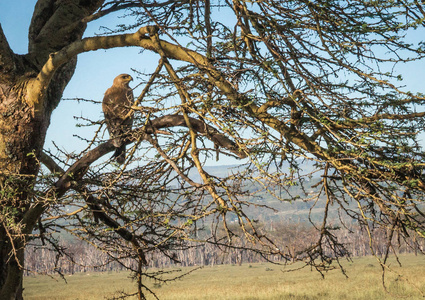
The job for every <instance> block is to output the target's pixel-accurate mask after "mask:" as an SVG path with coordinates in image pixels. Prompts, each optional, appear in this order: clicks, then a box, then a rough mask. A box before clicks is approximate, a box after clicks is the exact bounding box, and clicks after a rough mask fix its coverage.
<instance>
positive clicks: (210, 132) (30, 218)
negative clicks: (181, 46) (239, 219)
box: [22, 115, 246, 234]
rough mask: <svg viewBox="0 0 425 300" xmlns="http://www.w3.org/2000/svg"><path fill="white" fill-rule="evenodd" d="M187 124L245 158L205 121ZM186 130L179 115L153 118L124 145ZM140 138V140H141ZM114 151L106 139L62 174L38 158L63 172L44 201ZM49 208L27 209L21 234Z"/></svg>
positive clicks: (60, 193)
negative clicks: (164, 132)
mask: <svg viewBox="0 0 425 300" xmlns="http://www.w3.org/2000/svg"><path fill="white" fill-rule="evenodd" d="M189 119H190V124H191V126H192V128H193V129H194V130H195V131H197V132H198V133H200V134H202V135H204V136H206V137H207V138H208V139H210V140H211V141H212V142H214V143H215V144H217V145H219V146H221V147H223V148H226V149H227V150H229V151H230V152H232V153H234V154H236V155H237V156H238V157H239V158H245V157H246V154H245V153H244V152H243V151H242V150H240V149H238V147H237V145H236V144H235V143H234V142H233V141H231V140H230V139H229V138H227V137H226V136H225V135H224V134H221V133H219V132H218V131H217V130H216V129H215V128H214V127H212V126H209V125H207V124H205V123H204V122H202V121H200V120H197V119H194V118H189ZM177 126H182V127H187V124H186V121H185V119H184V117H183V116H181V115H166V116H163V117H159V118H156V119H154V120H152V121H150V123H149V124H148V125H147V126H145V127H144V131H143V132H141V129H140V128H136V129H133V130H132V131H130V132H129V133H128V138H127V140H126V141H125V143H126V144H130V143H132V142H134V141H135V140H136V139H137V140H143V139H146V136H145V137H143V135H148V134H153V133H155V132H157V130H158V129H163V128H170V127H177ZM140 135H142V136H141V138H140ZM114 150H115V146H114V145H113V144H112V142H111V141H110V140H109V141H107V142H105V143H102V144H100V145H99V146H97V147H96V148H94V149H92V150H90V151H89V152H88V153H87V154H86V155H84V156H83V157H82V158H80V159H79V160H77V161H76V162H75V163H74V164H73V165H72V166H71V167H69V168H68V170H66V171H65V172H62V171H63V170H62V169H58V168H57V167H56V166H55V162H54V161H53V160H49V159H48V158H46V157H45V156H44V155H42V156H41V158H40V160H41V159H42V160H43V161H44V162H45V163H46V166H47V167H48V168H49V169H50V170H56V171H58V172H60V173H63V174H62V176H61V177H60V178H59V179H58V181H56V183H55V185H54V186H53V187H51V188H49V189H48V190H47V191H46V192H45V193H44V194H45V197H44V198H45V199H52V200H51V201H53V199H57V198H60V197H62V196H63V195H64V194H65V193H66V192H67V191H68V190H69V189H70V188H72V185H73V182H78V181H79V180H81V178H83V176H84V175H85V174H86V172H87V170H88V169H89V167H90V165H91V164H92V163H93V162H95V161H96V160H98V159H99V158H101V157H102V156H104V155H106V154H107V153H109V152H112V151H114ZM46 206H48V203H45V202H41V201H40V202H38V203H36V204H35V205H34V206H33V207H32V208H31V209H29V210H28V211H27V212H26V214H25V216H24V217H23V220H22V224H25V228H24V229H23V230H22V231H23V232H24V233H28V234H29V233H31V231H32V228H33V227H34V224H35V223H36V222H37V220H38V218H39V217H40V216H41V214H42V213H43V211H44V209H45V208H46Z"/></svg>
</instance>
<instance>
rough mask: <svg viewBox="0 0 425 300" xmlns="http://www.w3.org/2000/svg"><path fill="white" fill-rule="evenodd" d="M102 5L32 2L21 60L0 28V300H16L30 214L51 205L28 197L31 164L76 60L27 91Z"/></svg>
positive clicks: (34, 168) (33, 172)
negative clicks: (33, 6)
mask: <svg viewBox="0 0 425 300" xmlns="http://www.w3.org/2000/svg"><path fill="white" fill-rule="evenodd" d="M102 3H103V1H100V0H97V1H79V0H70V1H63V2H61V3H59V2H58V1H55V0H38V1H37V4H36V6H35V8H34V13H33V17H32V20H31V25H30V30H29V35H28V37H29V52H28V54H26V55H17V54H15V53H13V51H12V50H11V49H10V47H9V44H8V42H7V39H6V37H5V35H4V33H3V30H2V28H1V26H0V189H1V191H0V299H5V300H6V299H7V300H9V299H22V277H23V267H24V249H25V242H26V238H27V235H28V234H30V233H31V232H32V230H33V228H34V225H35V224H36V222H37V219H38V218H39V217H40V214H41V213H42V210H38V211H37V213H34V211H32V210H33V209H34V207H35V204H37V203H40V201H42V202H45V203H47V201H50V200H52V199H48V197H38V196H39V195H35V193H34V185H35V181H36V176H37V174H38V171H39V167H40V166H39V160H38V159H37V158H38V157H40V153H41V152H42V150H43V145H44V140H45V136H46V132H47V128H48V126H49V124H50V117H51V113H52V111H53V110H54V109H55V108H56V106H57V105H58V104H59V102H60V99H61V97H62V93H63V90H64V88H65V86H66V85H67V84H68V82H69V80H70V79H71V77H72V75H73V72H74V70H75V66H76V59H75V58H72V59H70V60H68V61H67V62H66V63H65V64H64V65H63V66H62V67H61V68H59V69H58V70H57V71H56V72H55V73H54V74H53V77H51V78H50V79H51V80H50V81H48V82H47V85H45V86H42V90H41V91H42V93H37V92H36V93H34V89H33V85H34V84H35V85H36V84H37V83H38V82H37V80H38V77H37V75H38V76H40V74H41V70H42V68H43V66H44V64H45V63H46V62H47V61H48V59H49V57H50V55H51V54H52V53H55V52H56V51H59V50H60V49H62V48H63V47H65V46H67V45H69V44H70V43H72V42H74V41H77V40H80V39H81V37H82V35H83V33H84V30H85V28H86V24H85V23H84V22H83V21H82V20H83V19H84V18H85V17H87V16H89V15H91V14H92V13H93V12H95V11H96V10H97V9H98V8H99V7H100V5H101V4H102ZM41 75H44V74H41ZM36 78H37V79H36ZM38 87H40V86H38ZM36 91H39V90H36ZM38 207H40V205H39V206H38Z"/></svg>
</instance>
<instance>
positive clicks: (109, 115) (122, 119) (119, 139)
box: [102, 74, 134, 165]
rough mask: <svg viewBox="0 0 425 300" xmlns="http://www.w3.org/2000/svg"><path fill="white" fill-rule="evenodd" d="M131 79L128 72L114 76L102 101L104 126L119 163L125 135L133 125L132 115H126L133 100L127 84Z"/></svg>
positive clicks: (122, 160)
mask: <svg viewBox="0 0 425 300" xmlns="http://www.w3.org/2000/svg"><path fill="white" fill-rule="evenodd" d="M132 80H133V78H132V77H131V76H130V75H128V74H120V75H118V76H117V77H115V79H114V83H113V84H112V86H111V87H110V88H109V89H107V90H106V92H105V96H104V97H103V102H102V109H103V113H104V115H105V122H106V127H107V128H108V132H109V136H110V138H111V139H112V144H113V145H114V146H115V148H116V150H115V153H114V155H113V157H116V159H117V163H118V164H120V165H121V164H123V163H124V161H125V140H126V136H127V134H128V133H129V132H130V130H131V128H132V126H133V116H132V115H130V116H128V117H126V116H127V115H128V113H129V112H130V111H131V106H132V105H133V100H134V96H133V90H132V89H131V88H130V87H129V86H128V84H129V83H130V81H132Z"/></svg>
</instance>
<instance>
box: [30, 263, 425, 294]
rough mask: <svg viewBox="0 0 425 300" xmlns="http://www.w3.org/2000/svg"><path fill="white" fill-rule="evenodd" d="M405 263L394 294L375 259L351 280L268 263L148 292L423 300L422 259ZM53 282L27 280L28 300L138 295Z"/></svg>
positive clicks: (78, 280) (219, 270)
mask: <svg viewBox="0 0 425 300" xmlns="http://www.w3.org/2000/svg"><path fill="white" fill-rule="evenodd" d="M402 263H403V267H402V268H400V267H398V265H397V264H396V263H395V260H393V261H392V262H391V264H390V265H391V267H392V268H394V271H396V272H397V273H398V275H397V274H390V273H388V275H387V276H386V283H387V286H388V289H389V291H390V292H391V294H388V293H386V292H385V291H384V289H383V287H382V271H381V268H380V267H379V265H378V264H377V263H376V260H375V258H373V257H367V258H356V259H354V262H353V263H351V262H345V264H344V265H345V267H346V269H347V274H348V276H349V277H348V278H346V277H345V276H344V275H343V274H342V273H341V272H340V271H339V270H335V271H332V272H328V273H327V274H326V277H325V279H322V278H321V276H320V274H318V273H317V272H315V271H310V270H307V269H303V270H299V271H295V272H283V271H284V270H288V269H291V268H293V267H286V268H285V267H283V266H277V265H272V264H266V263H264V264H252V265H248V264H244V265H242V266H231V265H221V266H215V267H205V268H202V269H200V270H197V271H195V272H193V273H191V274H189V275H187V276H186V277H184V278H183V279H180V280H178V281H175V282H172V283H169V284H166V285H161V286H159V285H158V284H155V283H154V282H150V283H149V286H152V287H154V290H155V291H156V292H157V295H158V297H159V298H160V299H174V300H177V299H181V300H183V299H185V300H186V299H188V300H190V299H204V300H206V299H232V300H233V299H244V300H248V299H249V300H253V299H312V300H313V299H400V297H406V298H407V299H423V297H422V295H421V293H420V292H419V291H418V290H417V288H418V289H419V290H421V291H422V292H424V293H425V260H424V257H423V256H417V257H416V256H413V255H409V256H402ZM189 269H190V268H184V269H183V270H184V271H187V270H189ZM400 275H401V276H400ZM55 279H56V280H55ZM55 279H51V278H49V277H47V276H37V277H28V278H25V281H24V286H25V292H24V296H25V299H28V300H36V299H37V300H38V299H40V300H41V299H44V300H52V299H107V298H108V297H110V296H112V295H114V293H115V292H116V291H117V290H122V291H126V292H130V291H134V283H133V282H132V281H131V279H129V274H128V273H125V272H121V273H108V274H106V273H105V274H101V273H92V274H77V275H73V276H66V280H67V282H68V283H64V282H63V280H61V279H58V278H57V277H55ZM415 286H416V287H415ZM115 295H117V294H115ZM149 299H153V297H149Z"/></svg>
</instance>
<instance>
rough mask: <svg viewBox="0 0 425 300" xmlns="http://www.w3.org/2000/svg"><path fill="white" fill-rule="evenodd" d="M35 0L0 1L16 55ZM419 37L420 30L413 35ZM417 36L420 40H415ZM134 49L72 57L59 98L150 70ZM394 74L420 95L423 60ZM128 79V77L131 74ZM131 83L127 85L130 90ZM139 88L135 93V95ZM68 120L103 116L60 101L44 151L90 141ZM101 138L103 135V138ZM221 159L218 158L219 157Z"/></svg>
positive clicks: (85, 94) (147, 58)
mask: <svg viewBox="0 0 425 300" xmlns="http://www.w3.org/2000/svg"><path fill="white" fill-rule="evenodd" d="M35 3H36V0H14V1H10V0H9V1H7V0H3V1H1V2H0V23H1V25H2V28H3V30H4V32H5V35H6V37H7V39H8V41H9V44H10V46H11V48H12V49H13V50H14V51H15V52H16V53H19V54H25V53H26V52H27V47H28V28H29V24H30V21H31V16H32V12H33V8H34V5H35ZM120 22H122V19H117V18H116V15H110V16H107V17H105V18H102V19H101V20H97V21H95V22H92V23H90V24H89V27H88V29H87V31H86V36H92V35H93V34H94V33H96V32H97V33H100V32H101V30H100V26H101V25H106V26H108V27H112V28H113V27H114V23H120ZM415 34H418V35H421V34H423V31H417V32H416V33H415V32H413V38H415V36H414V35H415ZM421 38H422V37H421ZM139 51H140V49H138V48H136V47H127V48H120V49H110V50H99V51H96V52H89V53H84V54H81V55H79V56H78V65H77V68H76V71H75V74H74V77H73V78H72V80H71V81H70V83H69V85H68V86H67V88H66V89H65V91H64V95H63V97H64V98H75V97H78V98H84V99H93V100H97V101H101V100H102V98H103V93H104V91H105V90H106V89H107V88H108V87H109V86H111V84H112V80H113V78H114V77H115V76H117V75H118V74H121V73H129V74H132V75H134V73H132V71H131V68H134V69H137V70H139V71H142V72H147V73H149V72H153V70H154V68H155V67H156V63H157V61H158V57H157V55H156V54H153V53H150V52H148V51H145V52H143V55H140V54H139ZM397 68H398V71H399V73H401V74H403V78H404V79H405V80H404V83H405V84H407V85H408V89H409V90H411V91H417V92H423V93H425V85H424V78H425V76H424V72H425V65H424V62H415V63H413V64H410V65H398V66H397ZM133 77H134V76H133ZM136 84H137V81H136V82H133V83H132V85H133V86H135V85H136ZM139 92H140V88H139V89H136V90H135V95H138V93H139ZM74 116H83V117H85V118H89V119H92V120H100V119H102V118H103V114H102V109H101V105H93V104H87V103H78V102H77V101H62V102H61V104H60V105H59V107H58V108H57V109H56V110H55V111H54V113H53V116H52V120H51V125H50V128H49V131H48V135H47V138H46V145H45V148H47V149H49V148H50V149H52V150H53V149H54V147H53V144H52V141H55V143H56V144H57V145H58V146H60V147H61V148H62V149H66V150H67V151H68V152H73V151H75V152H78V151H79V150H82V149H84V148H85V147H86V144H85V143H83V142H81V141H80V140H79V139H78V138H76V137H74V136H73V135H74V134H77V135H80V136H83V137H85V138H87V139H90V138H91V137H92V135H93V131H94V128H85V127H83V128H76V127H75V125H76V121H75V119H74ZM105 138H106V136H105ZM221 158H224V156H221ZM236 162H237V161H235V160H232V159H225V160H221V161H220V162H217V163H216V162H211V163H210V164H226V163H227V164H228V163H236Z"/></svg>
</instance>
